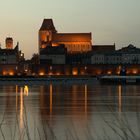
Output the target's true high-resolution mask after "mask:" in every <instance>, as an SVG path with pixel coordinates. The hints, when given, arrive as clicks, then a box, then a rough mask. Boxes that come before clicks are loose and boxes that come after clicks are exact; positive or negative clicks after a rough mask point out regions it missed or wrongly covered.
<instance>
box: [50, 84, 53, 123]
mask: <svg viewBox="0 0 140 140" xmlns="http://www.w3.org/2000/svg"><path fill="white" fill-rule="evenodd" d="M52 104H53V86H52V83H50V120H51V119H52V109H53V108H52Z"/></svg>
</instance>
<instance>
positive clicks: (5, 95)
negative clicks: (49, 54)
mask: <svg viewBox="0 0 140 140" xmlns="http://www.w3.org/2000/svg"><path fill="white" fill-rule="evenodd" d="M116 95H117V96H116ZM0 96H1V98H0V108H1V110H0V118H2V115H3V112H5V116H6V117H5V120H4V125H3V129H4V130H5V132H7V131H10V130H9V128H8V127H9V126H8V127H7V126H6V125H7V124H8V125H10V127H11V128H12V129H11V130H12V132H11V133H12V135H14V134H13V130H14V129H13V128H14V127H15V124H17V123H15V122H17V121H15V118H16V116H17V118H18V122H19V124H18V125H19V130H20V133H21V134H23V133H24V132H25V128H27V127H26V125H28V127H29V131H30V136H31V139H39V136H38V133H40V134H41V138H42V139H44V131H46V130H48V129H49V128H48V127H47V126H48V124H49V126H50V127H51V128H53V129H54V132H55V134H56V136H57V138H59V139H61V140H65V139H66V137H65V134H66V133H65V132H66V130H67V129H68V130H69V131H70V133H71V132H72V133H73V130H74V129H75V131H76V134H77V135H78V136H79V137H80V138H79V139H80V140H85V139H86V138H85V136H86V134H85V133H86V132H85V129H86V128H87V125H88V126H89V127H90V128H91V129H92V132H93V133H94V132H95V131H96V132H98V134H99V135H101V134H103V131H102V127H104V128H105V129H106V130H108V127H107V126H106V124H105V122H104V120H103V119H102V118H104V119H106V120H109V121H110V122H114V120H115V121H118V120H120V119H118V113H119V115H120V116H119V117H120V118H123V117H122V115H123V114H124V112H125V113H126V116H127V118H128V120H129V121H130V122H131V123H130V125H131V124H132V127H134V126H136V125H134V123H135V122H136V119H135V117H134V116H135V113H136V112H139V108H140V98H139V97H140V86H137V85H133V86H132V85H131V86H129V85H126V86H122V85H100V84H93V83H80V82H79V83H69V82H67V83H53V82H50V83H47V84H46V85H41V86H40V85H39V86H30V88H29V87H28V85H24V86H19V85H14V86H2V87H1V88H0ZM110 106H111V109H112V110H109V109H108V107H110ZM127 113H131V114H129V115H127ZM112 114H113V115H112ZM115 115H116V116H117V119H114V118H113V117H112V116H115ZM102 116H103V117H102ZM26 118H27V121H26ZM26 123H27V124H26ZM5 124H6V125H5ZM44 125H45V126H44ZM121 125H123V124H121ZM121 125H120V126H121ZM118 126H119V125H118ZM17 128H18V127H17ZM37 129H38V130H37ZM93 130H95V131H93ZM134 130H136V128H134ZM38 131H39V132H38ZM69 131H68V132H69ZM17 132H19V131H18V130H17ZM47 134H48V135H49V134H50V133H47ZM109 134H111V132H110V131H109ZM15 135H16V136H17V137H18V138H19V136H18V135H19V134H18V133H16V134H15ZM35 135H36V136H35ZM83 135H84V136H83ZM94 135H95V134H94ZM5 136H7V137H8V136H9V135H5ZM34 137H36V138H34ZM81 137H82V138H81ZM0 139H1V136H0ZM24 139H25V140H26V138H24ZM70 139H71V138H70ZM89 139H90V138H89ZM95 139H96V138H95ZM112 139H113V138H112ZM50 140H51V138H50Z"/></svg>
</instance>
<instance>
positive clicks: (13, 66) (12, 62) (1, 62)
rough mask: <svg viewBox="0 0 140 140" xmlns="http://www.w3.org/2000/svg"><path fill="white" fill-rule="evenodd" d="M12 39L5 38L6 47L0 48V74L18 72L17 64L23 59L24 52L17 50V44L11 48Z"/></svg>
mask: <svg viewBox="0 0 140 140" xmlns="http://www.w3.org/2000/svg"><path fill="white" fill-rule="evenodd" d="M12 47H13V39H12V38H6V48H5V49H2V48H0V75H14V74H17V73H18V68H19V64H20V62H21V61H23V60H24V54H23V53H21V51H20V50H19V44H18V43H17V45H16V47H15V48H14V49H13V48H12Z"/></svg>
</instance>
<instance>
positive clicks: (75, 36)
mask: <svg viewBox="0 0 140 140" xmlns="http://www.w3.org/2000/svg"><path fill="white" fill-rule="evenodd" d="M91 38H92V37H91V33H57V34H55V35H53V40H54V41H56V42H91Z"/></svg>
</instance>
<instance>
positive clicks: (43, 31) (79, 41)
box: [39, 19, 92, 53]
mask: <svg viewBox="0 0 140 140" xmlns="http://www.w3.org/2000/svg"><path fill="white" fill-rule="evenodd" d="M61 44H64V45H65V47H66V48H67V51H68V53H82V52H88V51H91V50H92V34H91V33H57V31H56V29H55V26H54V24H53V21H52V19H44V21H43V23H42V26H41V28H40V30H39V51H40V50H41V49H43V48H46V47H47V46H48V45H50V46H53V47H57V46H59V45H61Z"/></svg>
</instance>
